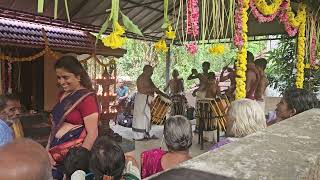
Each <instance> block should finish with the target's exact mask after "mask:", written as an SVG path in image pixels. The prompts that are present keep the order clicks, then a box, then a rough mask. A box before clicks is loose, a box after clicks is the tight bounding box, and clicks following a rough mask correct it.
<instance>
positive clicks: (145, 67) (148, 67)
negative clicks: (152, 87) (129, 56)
mask: <svg viewBox="0 0 320 180" xmlns="http://www.w3.org/2000/svg"><path fill="white" fill-rule="evenodd" d="M148 69H153V67H152V66H150V65H145V66H144V67H143V72H146V71H147V70H148Z"/></svg>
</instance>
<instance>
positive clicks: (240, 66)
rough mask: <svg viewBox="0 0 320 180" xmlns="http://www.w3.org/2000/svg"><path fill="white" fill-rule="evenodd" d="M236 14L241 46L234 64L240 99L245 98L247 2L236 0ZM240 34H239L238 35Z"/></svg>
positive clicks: (247, 0) (237, 92) (237, 94)
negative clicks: (238, 19) (241, 41)
mask: <svg viewBox="0 0 320 180" xmlns="http://www.w3.org/2000/svg"><path fill="white" fill-rule="evenodd" d="M237 3H238V6H237V8H239V9H240V10H239V9H238V12H239V15H241V25H242V28H241V29H242V34H241V38H242V39H243V45H242V46H240V47H239V51H238V53H237V62H236V75H237V77H236V99H241V98H245V97H246V83H245V82H246V70H247V46H248V36H247V32H248V25H247V22H248V13H247V10H248V9H249V0H238V1H237ZM239 34H240V33H239Z"/></svg>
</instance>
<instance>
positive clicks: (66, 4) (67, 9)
mask: <svg viewBox="0 0 320 180" xmlns="http://www.w3.org/2000/svg"><path fill="white" fill-rule="evenodd" d="M64 6H65V8H66V13H67V18H68V22H70V16H69V8H68V0H64Z"/></svg>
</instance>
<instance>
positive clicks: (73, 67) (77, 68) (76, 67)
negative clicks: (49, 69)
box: [54, 56, 93, 90]
mask: <svg viewBox="0 0 320 180" xmlns="http://www.w3.org/2000/svg"><path fill="white" fill-rule="evenodd" d="M54 68H55V69H58V68H62V69H65V70H67V71H68V72H70V73H72V74H74V75H75V76H80V84H81V85H82V86H83V87H85V88H87V89H88V90H93V88H92V83H91V80H90V77H89V75H88V73H87V72H86V70H85V69H84V68H83V66H82V65H81V63H80V62H79V61H78V59H77V58H75V57H73V56H63V57H61V58H60V59H59V60H58V61H57V62H56V63H55V65H54Z"/></svg>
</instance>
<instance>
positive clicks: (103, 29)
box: [96, 14, 112, 44]
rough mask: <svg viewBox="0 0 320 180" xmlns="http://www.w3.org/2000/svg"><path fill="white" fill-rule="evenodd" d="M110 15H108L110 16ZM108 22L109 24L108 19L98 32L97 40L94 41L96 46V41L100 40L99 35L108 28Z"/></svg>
mask: <svg viewBox="0 0 320 180" xmlns="http://www.w3.org/2000/svg"><path fill="white" fill-rule="evenodd" d="M111 15H112V14H110V16H111ZM109 22H110V17H109V18H107V19H106V21H105V22H104V23H103V25H102V27H101V29H100V31H99V34H98V36H97V39H96V44H97V43H98V40H99V39H100V38H101V35H102V34H103V33H104V32H105V31H106V30H107V28H108V25H109Z"/></svg>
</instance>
